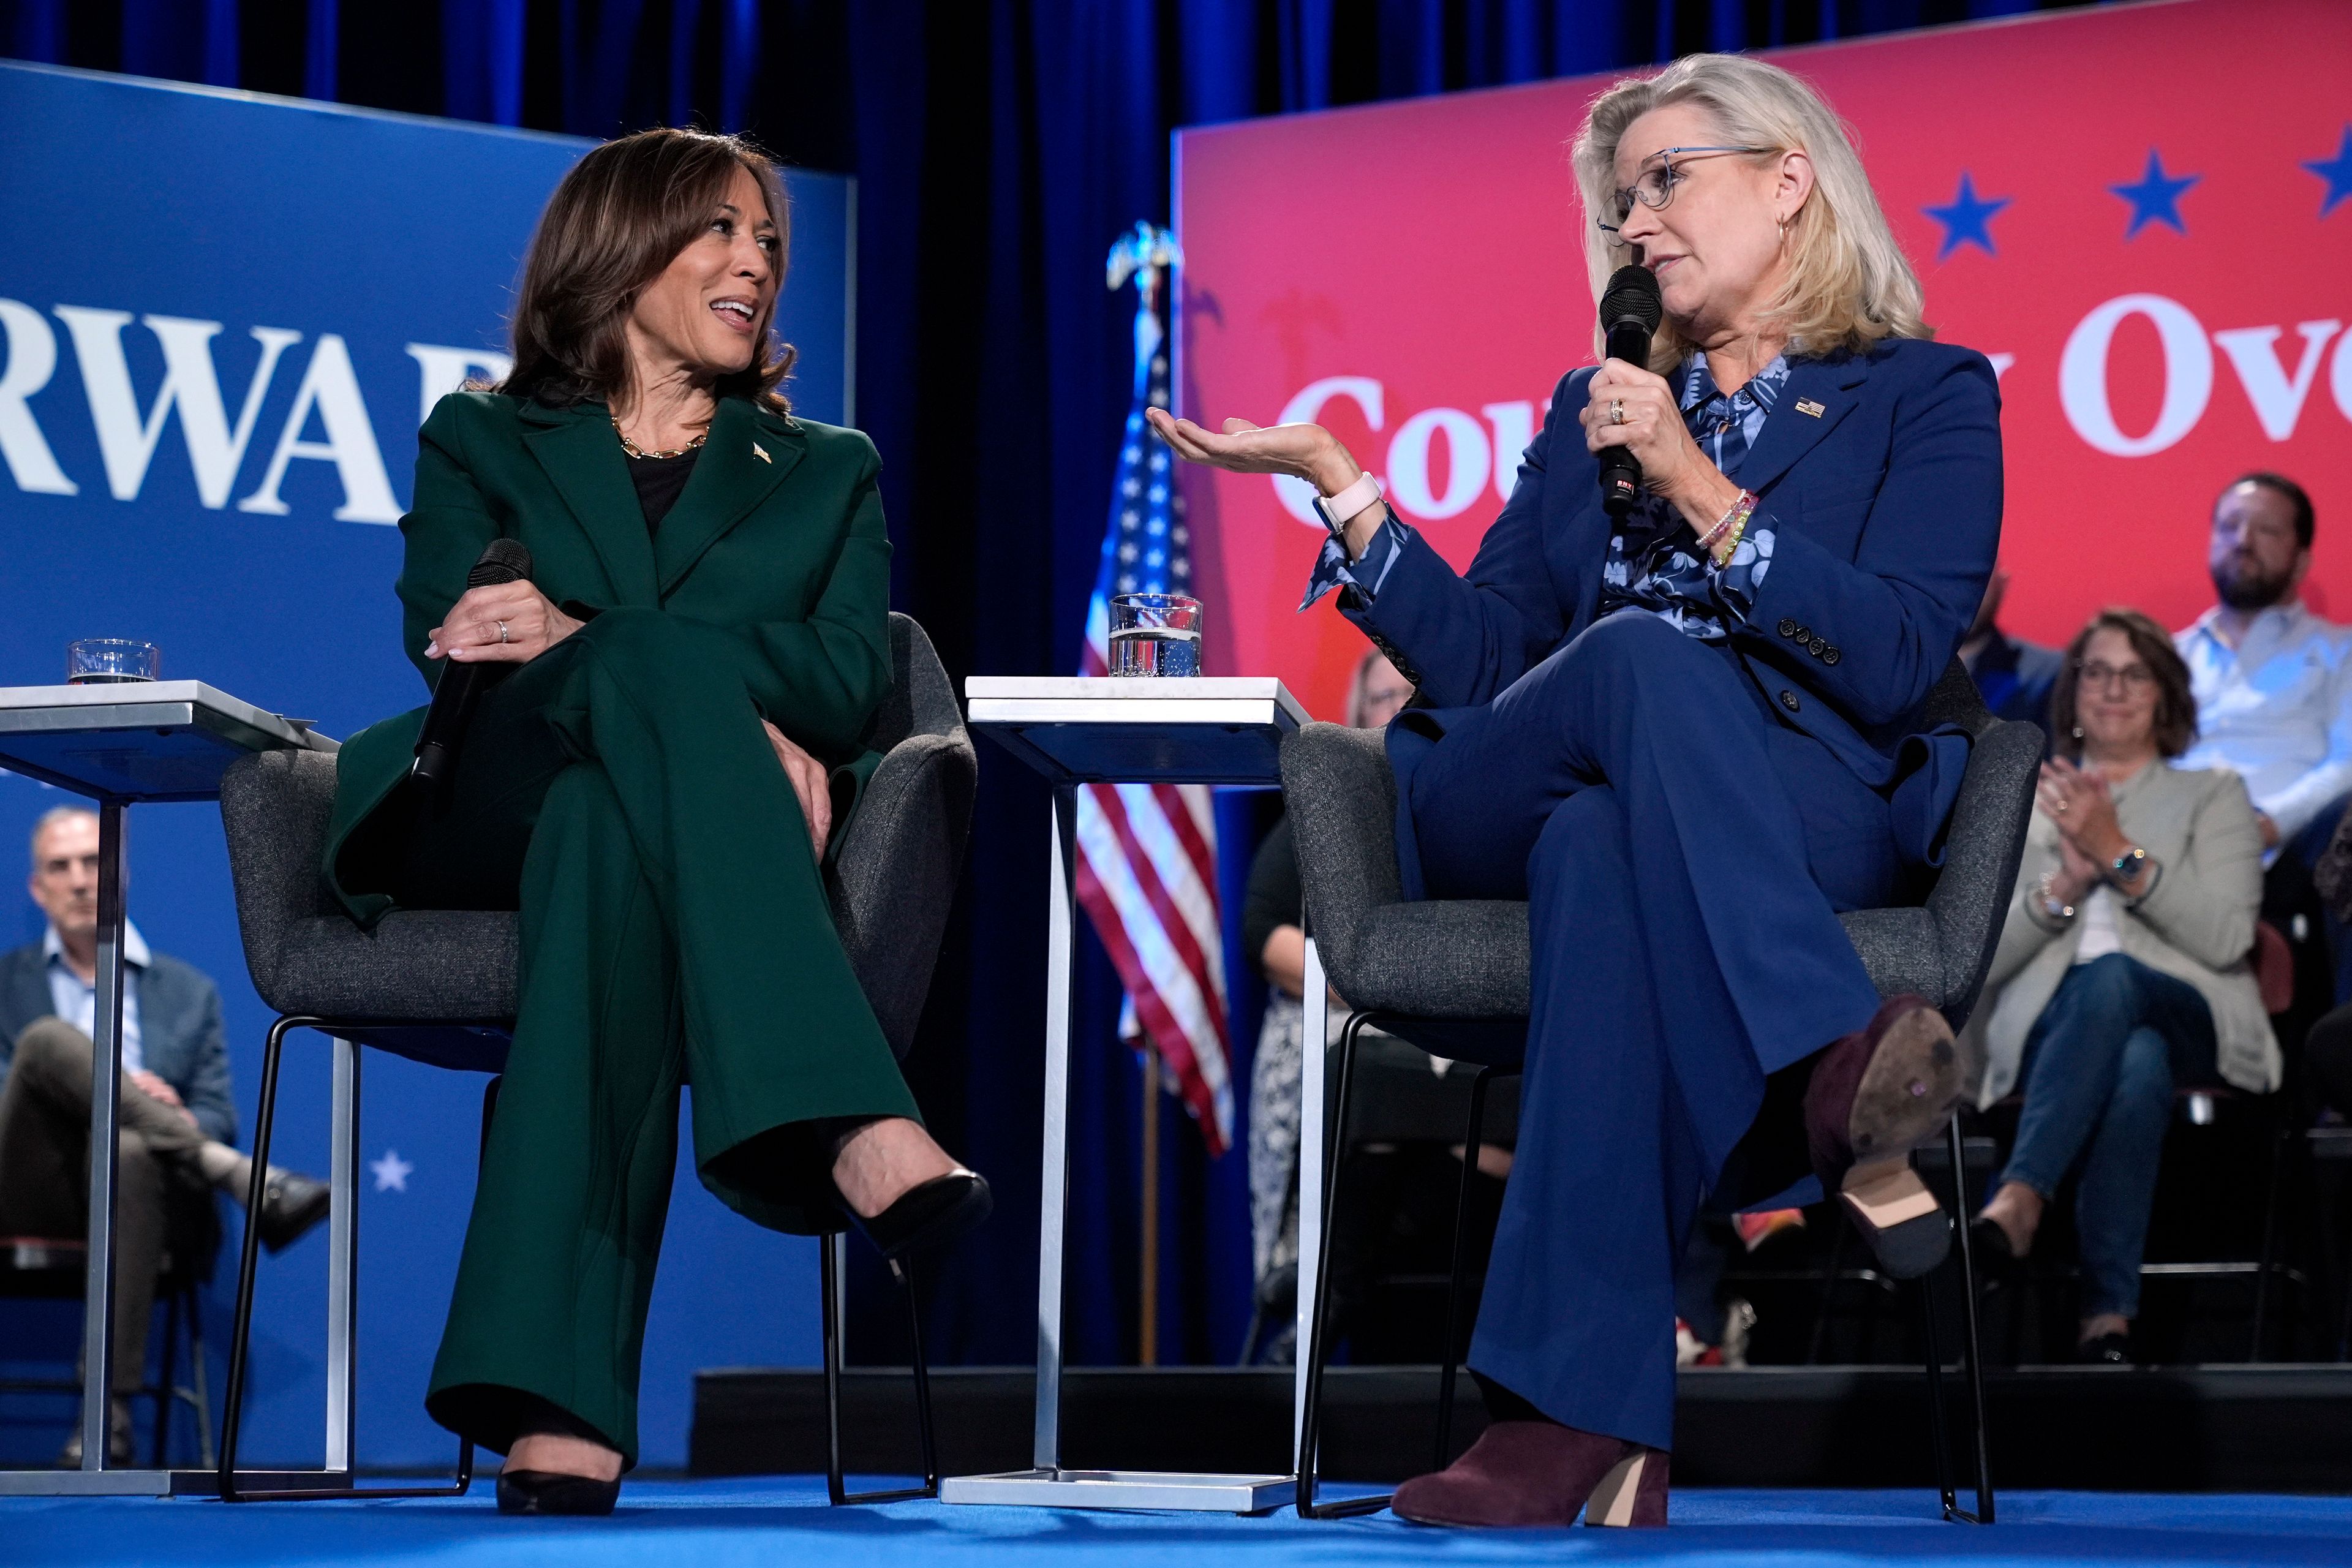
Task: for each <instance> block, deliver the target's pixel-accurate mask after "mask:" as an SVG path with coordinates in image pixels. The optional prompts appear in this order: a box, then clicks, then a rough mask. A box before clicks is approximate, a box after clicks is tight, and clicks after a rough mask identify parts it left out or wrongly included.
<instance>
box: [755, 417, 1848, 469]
mask: <svg viewBox="0 0 2352 1568" xmlns="http://www.w3.org/2000/svg"><path fill="white" fill-rule="evenodd" d="M1817 412H1818V411H1817ZM751 456H753V457H755V458H759V459H760V461H761V462H763V463H772V462H774V461H775V459H774V458H771V457H770V456H768V449H767V448H766V447H762V446H761V445H760V443H758V442H757V441H754V442H752V443H751Z"/></svg>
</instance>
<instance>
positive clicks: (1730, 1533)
mask: <svg viewBox="0 0 2352 1568" xmlns="http://www.w3.org/2000/svg"><path fill="white" fill-rule="evenodd" d="M2000 1516H2001V1522H2000V1524H1998V1525H1996V1526H1994V1527H1993V1528H1991V1529H1990V1530H1979V1529H1975V1528H1972V1527H1970V1526H1968V1525H1958V1524H1944V1523H1941V1522H1939V1521H1937V1520H1936V1519H1935V1518H1934V1510H1933V1500H1932V1499H1931V1498H1930V1497H1929V1496H1928V1494H1927V1493H1924V1492H1916V1491H1903V1492H1892V1491H1691V1492H1685V1493H1678V1494H1676V1496H1675V1500H1674V1523H1675V1528H1673V1529H1671V1530H1667V1531H1624V1532H1618V1531H1606V1532H1603V1531H1587V1530H1582V1529H1579V1530H1574V1531H1514V1532H1510V1533H1502V1532H1472V1531H1434V1530H1423V1529H1419V1528H1417V1527H1415V1526H1412V1525H1409V1524H1406V1523H1404V1522H1402V1521H1400V1520H1398V1519H1396V1518H1394V1517H1393V1516H1391V1515H1390V1514H1387V1513H1380V1514H1374V1515H1371V1516H1370V1517H1367V1518H1361V1519H1354V1520H1345V1521H1331V1522H1323V1523H1309V1522H1307V1521H1302V1520H1300V1519H1299V1518H1298V1517H1297V1515H1296V1514H1294V1513H1291V1512H1289V1511H1287V1510H1285V1511H1283V1512H1281V1513H1277V1514H1274V1515H1271V1516H1269V1517H1265V1518H1259V1519H1230V1518H1223V1517H1218V1516H1209V1515H1199V1514H1169V1513H1160V1514H1115V1513H1076V1512H1048V1511H1045V1510H1036V1509H1011V1508H1002V1509H1000V1508H952V1509H951V1508H943V1507H940V1505H938V1504H936V1503H928V1502H918V1503H899V1504H894V1505H891V1506H889V1507H885V1508H863V1509H829V1508H827V1507H826V1506H825V1502H824V1482H823V1481H822V1480H821V1479H813V1478H803V1477H775V1478H762V1479H746V1480H719V1481H649V1482H644V1483H640V1484H634V1485H631V1486H629V1487H628V1488H627V1489H625V1490H624V1492H623V1493H622V1503H621V1509H620V1511H619V1512H618V1513H617V1514H615V1515H614V1517H613V1518H612V1519H609V1520H522V1519H501V1518H499V1516H498V1515H497V1513H496V1511H495V1509H494V1505H493V1503H492V1500H491V1491H490V1489H489V1487H488V1486H487V1485H483V1486H478V1487H477V1488H476V1490H475V1495H474V1496H472V1497H470V1498H467V1499H465V1500H460V1501H403V1502H379V1503H298V1504H268V1503H257V1504H245V1505H240V1506H237V1507H234V1508H231V1507H225V1506H223V1505H222V1504H220V1503H218V1502H214V1501H209V1500H204V1501H198V1500H188V1499H182V1500H170V1501H156V1500H107V1501H83V1500H53V1499H31V1498H11V1499H0V1563H8V1564H12V1565H14V1564H19V1563H24V1564H33V1563H73V1564H79V1565H85V1568H89V1565H97V1564H108V1563H237V1564H248V1563H339V1564H350V1563H383V1564H386V1565H387V1568H389V1565H391V1564H394V1563H407V1562H411V1561H414V1562H417V1563H427V1562H429V1563H431V1564H432V1565H433V1568H457V1565H464V1568H473V1565H477V1564H478V1565H481V1568H494V1565H504V1564H509V1563H514V1564H520V1563H550V1562H558V1561H560V1562H561V1563H562V1564H563V1565H564V1568H602V1565H604V1564H613V1565H614V1568H619V1565H621V1564H628V1565H630V1568H647V1565H655V1568H659V1565H667V1564H676V1565H677V1568H732V1565H734V1564H738V1563H740V1564H746V1565H753V1564H756V1565H757V1568H821V1565H824V1564H831V1563H850V1564H855V1565H856V1568H895V1565H897V1564H909V1565H912V1564H923V1565H925V1568H935V1565H937V1564H940V1563H950V1562H954V1563H963V1564H969V1565H971V1568H997V1565H1001V1568H1015V1565H1016V1564H1021V1565H1025V1564H1051V1565H1052V1568H1155V1565H1158V1564H1163V1563H1171V1564H1172V1563H1183V1564H1186V1565H1188V1568H1190V1565H1192V1564H1195V1563H1198V1561H1199V1560H1200V1559H1201V1557H1202V1554H1203V1553H1204V1552H1215V1553H1216V1557H1217V1561H1218V1562H1219V1563H1220V1564H1224V1563H1244V1562H1246V1563H1264V1564H1267V1565H1274V1564H1298V1565H1301V1568H1306V1565H1314V1568H1325V1565H1329V1568H1338V1565H1339V1564H1343V1563H1345V1564H1353V1563H1431V1562H1438V1561H1443V1562H1445V1563H1538V1562H1542V1563H1555V1562H1559V1561H1561V1560H1563V1559H1568V1558H1592V1559H1601V1558H1622V1559H1633V1560H1638V1561H1641V1562H1643V1563H1692V1564H1698V1563H1706V1564H1710V1565H1714V1564H1723V1563H1734V1562H1737V1563H1759V1564H1760V1563H1770V1564H1775V1565H1777V1564H1780V1563H1819V1562H1837V1563H1865V1562H1870V1563H1884V1562H1927V1561H1935V1560H1948V1559H1965V1560H1967V1561H1969V1562H1970V1563H1984V1564H2001V1563H2021V1564H2022V1563H2032V1564H2054V1563H2070V1564H2071V1563H2096V1564H2113V1563H2183V1564H2192V1563H2193V1564H2223V1563H2230V1564H2238V1563H2335V1564H2342V1563H2347V1562H2352V1498H2308V1497H2245V1496H2239V1497H2151V1496H2131V1495H2121V1494H2116V1493H2092V1492H2016V1493H2012V1494H2010V1495H2008V1496H2005V1497H2003V1498H2002V1499H2001V1500H2000Z"/></svg>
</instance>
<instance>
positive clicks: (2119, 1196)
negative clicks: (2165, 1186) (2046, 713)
mask: <svg viewBox="0 0 2352 1568" xmlns="http://www.w3.org/2000/svg"><path fill="white" fill-rule="evenodd" d="M2050 714H2051V732H2052V733H2053V735H2055V736H2056V737H2057V742H2058V743H2057V755H2056V757H2055V758H2053V760H2052V761H2051V762H2048V763H2044V764H2042V784H2041V790H2040V797H2039V799H2038V801H2037V803H2036V804H2037V805H2038V807H2039V809H2038V810H2037V811H2036V812H2035V813H2034V816H2033V822H2032V827H2031V828H2030V829H2029V830H2028V832H2027V835H2026V844H2025V859H2024V863H2023V864H2022V866H2021V868H2019V872H2018V884H2017V894H2016V897H2015V898H2014V899H2013V900H2011V903H2010V910H2009V919H2008V921H2007V923H2006V925H2005V926H2004V927H2003V928H2002V931H2001V936H2000V950H1999V951H1998V952H1996V953H1995V955H1994V957H1993V965H1992V973H1991V974H1990V977H1989V978H1988V979H1987V981H1986V984H1985V998H1986V999H1985V1002H1984V1003H1983V1005H1981V1006H1979V1009H1978V1011H1977V1015H1976V1019H1975V1021H1974V1022H1972V1023H1971V1024H1970V1026H1969V1028H1970V1032H1971V1033H1977V1032H1979V1031H1981V1034H1982V1037H1983V1041H1984V1046H1985V1049H1986V1053H1987V1056H1986V1069H1985V1079H1984V1083H1983V1086H1982V1089H1981V1090H1980V1092H1979V1097H1978V1099H1979V1104H1981V1105H1986V1106H1990V1105H1991V1104H1992V1103H1993V1102H1994V1101H1996V1100H2000V1098H2001V1097H2002V1096H2004V1095H2006V1094H2008V1093H2010V1092H2011V1090H2012V1089H2022V1091H2023V1094H2024V1106H2023V1109H2022V1110H2021V1111H2020V1112H2019V1115H2018V1124H2017V1143H2016V1146H2015V1148H2013V1149H2012V1150H2011V1153H2010V1159H2009V1164H2008V1167H2007V1168H2006V1169H2005V1170H2003V1171H2002V1172H2001V1173H2000V1181H1999V1183H1998V1184H1996V1190H1995V1191H1994V1193H1993V1196H1992V1201H1991V1202H1990V1203H1989V1204H1987V1205H1985V1209H1984V1213H1983V1214H1981V1215H1979V1216H1978V1218H1977V1220H1976V1222H1975V1225H1974V1226H1973V1227H1972V1228H1971V1231H1970V1235H1971V1237H1972V1238H1973V1239H1974V1240H1975V1242H1976V1245H1977V1247H1979V1256H1989V1257H1990V1258H1993V1259H1994V1260H1995V1261H1996V1264H1997V1265H1999V1264H2001V1263H2014V1262H2015V1261H2016V1260H2018V1259H2021V1258H2024V1257H2025V1256H2026V1255H2027V1254H2028V1253H2030V1252H2031V1251H2032V1247H2033V1238H2034V1234H2035V1232H2036V1231H2037V1229H2038V1228H2039V1227H2040V1226H2041V1223H2042V1212H2043V1210H2044V1208H2045V1207H2046V1206H2047V1205H2048V1204H2049V1202H2050V1199H2051V1197H2052V1196H2053V1194H2055V1193H2056V1192H2057V1190H2058V1186H2059V1184H2060V1183H2062V1182H2063V1181H2064V1180H2065V1179H2066V1178H2067V1176H2068V1175H2069V1174H2074V1175H2075V1176H2076V1177H2077V1181H2076V1187H2075V1194H2074V1220H2075V1229H2076V1232H2077V1236H2078V1242H2077V1245H2078V1247H2080V1250H2081V1255H2082V1280H2083V1306H2082V1325H2081V1329H2082V1332H2081V1341H2080V1347H2079V1350H2078V1352H2077V1355H2078V1358H2079V1359H2081V1360H2083V1361H2086V1362H2101V1363H2127V1362H2129V1361H2131V1360H2132V1359H2133V1356H2132V1346H2131V1325H2132V1320H2133V1319H2134V1318H2135V1317H2136V1316H2137V1314H2138V1311H2139V1266H2140V1253H2141V1249H2142V1247H2143V1246H2144V1244H2145V1243H2146V1241H2147V1218H2148V1206H2149V1204H2150V1202H2151V1201H2152V1199H2153V1198H2154V1195H2155V1192H2156V1167H2157V1159H2158V1155H2159V1154H2160V1153H2161V1152H2163V1148H2164V1132H2165V1128H2166V1126H2167V1124H2168V1122H2169V1121H2170V1120H2171V1117H2172V1096H2173V1091H2174V1090H2175V1089H2185V1088H2191V1087H2197V1086H2211V1085H2215V1084H2221V1083H2226V1084H2229V1085H2231V1086H2233V1087H2235V1088H2238V1089H2245V1090H2248V1091H2249V1092H2252V1093H2257V1094H2260V1093H2266V1092H2268V1091H2270V1090H2272V1089H2276V1088H2277V1087H2278V1084H2279V1071H2280V1059H2279V1048H2278V1042H2277V1040H2276V1039H2275V1038H2274V1037H2273V1035H2272V1034H2271V1026H2270V1019H2269V1017H2268V1016H2267V1015H2265V1013H2264V1012H2263V1001H2262V994H2261V991H2260V989H2259V987H2258V986H2257V985H2256V984H2255V980H2254V974H2253V967H2252V963H2251V962H2250V958H2251V954H2252V950H2253V946H2254V921H2255V918H2256V914H2257V911H2258V910H2260V909H2261V907H2262V898H2263V840H2262V833H2261V830H2260V828H2259V827H2257V826H2256V825H2255V822H2254V809H2253V805H2252V803H2251V802H2250V801H2249V800H2248V799H2247V797H2246V786H2245V784H2244V783H2243V781H2242V780H2241V779H2240V778H2239V777H2238V775H2237V774H2235V773H2227V772H2222V771H2219V770H2205V769H2188V768H2176V767H2173V766H2172V765H2171V764H2170V762H2169V759H2171V758H2173V757H2177V756H2179V754H2180V753H2181V752H2184V751H2186V750H2188V748H2189V742H2191V741H2193V740H2194V739H2195V738H2196V734H2197V701H2196V699H2195V698H2194V697H2192V696H2191V695H2190V694H2189V670H2188V668H2187V666H2185V665H2184V664H2182V662H2181V660H2180V656H2179V654H2177V653H2176V652H2174V651H2173V647H2172V639H2171V638H2170V637H2168V636H2166V635H2165V632H2164V628H2163V627H2161V626H2158V625H2157V624H2156V622H2154V621H2153V620H2150V619H2149V618H2148V617H2147V616H2144V615H2142V614H2140V613H2139V612H2138V611H2137V610H2125V609H2108V610H2102V611H2100V612H2099V613H2098V614H2097V615H2096V616H2093V617H2092V618H2091V623H2090V625H2088V626H2084V628H2083V630H2082V632H2081V633H2080V634H2078V635H2077V636H2076V637H2075V638H2074V646H2073V647H2070V648H2069V649H2067V656H2066V662H2065V666H2064V668H2063V669H2062V670H2061V672H2060V674H2059V677H2058V684H2057V686H2056V688H2055V689H2053V692H2052V693H2051V701H2050Z"/></svg>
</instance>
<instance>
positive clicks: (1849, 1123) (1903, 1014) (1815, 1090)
mask: <svg viewBox="0 0 2352 1568" xmlns="http://www.w3.org/2000/svg"><path fill="white" fill-rule="evenodd" d="M1963 1077H1964V1075H1963V1073H1962V1071H1961V1068H1960V1058H1959V1052H1958V1048H1957V1047H1955V1045H1954V1042H1953V1039H1952V1026H1951V1025H1950V1024H1948V1023H1947V1022H1946V1021H1945V1019H1944V1016H1943V1015H1942V1014H1941V1013H1939V1012H1937V1010H1936V1009H1935V1008H1933V1007H1930V1006H1929V1005H1927V1001H1926V999H1925V998H1923V997H1919V996H1916V995H1909V994H1905V995H1901V996H1894V997H1889V998H1888V999H1887V1000H1886V1001H1885V1003H1884V1004H1883V1005H1880V1007H1879V1009H1878V1013H1877V1016H1874V1017H1873V1018H1872V1019H1871V1021H1870V1026H1869V1027H1868V1028H1865V1029H1862V1030H1859V1031H1857V1032H1856V1033H1854V1034H1851V1035H1846V1036H1843V1037H1841V1038H1839V1039H1837V1040H1835V1041H1832V1043H1831V1045H1830V1047H1829V1048H1828V1049H1826V1050H1824V1051H1823V1052H1822V1058H1821V1060H1820V1062H1819V1063H1818V1064H1816V1065H1815V1067H1814V1068H1813V1076H1812V1080H1811V1083H1809V1084H1808V1085H1807V1086H1806V1089H1805V1142H1806V1144H1807V1147H1808V1149H1809V1151H1810V1152H1811V1155H1812V1163H1813V1173H1814V1174H1815V1175H1817V1176H1819V1177H1820V1178H1821V1183H1822V1193H1823V1194H1835V1195H1836V1196H1837V1198H1838V1199H1839V1201H1840V1202H1842V1203H1843V1205H1845V1211H1846V1215H1847V1217H1848V1218H1850V1219H1851V1220H1853V1223H1854V1226H1855V1228H1856V1229H1858V1230H1860V1231H1861V1232H1862V1234H1863V1237H1864V1239H1865V1240H1867V1241H1868V1242H1869V1243H1870V1246H1871V1249H1872V1250H1873V1251H1874V1252H1875V1253H1876V1254H1877V1255H1878V1260H1879V1263H1880V1264H1881V1265H1882V1266H1883V1267H1884V1268H1885V1269H1886V1271H1887V1272H1888V1273H1889V1274H1891V1275H1893V1276H1894V1277H1895V1278H1896V1279H1916V1278H1918V1277H1919V1276H1920V1275H1922V1274H1925V1273H1927V1271H1928V1270H1929V1269H1931V1268H1935V1267H1936V1265H1937V1264H1938V1263H1941V1262H1942V1261H1943V1260H1944V1255H1945V1253H1946V1252H1948V1251H1949V1250H1950V1248H1951V1245H1952V1226H1951V1221H1950V1220H1949V1219H1948V1217H1947V1216H1946V1215H1945V1214H1944V1210H1943V1206H1942V1205H1940V1204H1938V1203H1937V1201H1936V1195H1935V1194H1933V1193H1931V1192H1929V1191H1928V1190H1927V1184H1926V1183H1925V1182H1923V1181H1921V1180H1920V1179H1919V1173H1917V1172H1916V1171H1914V1170H1913V1169H1912V1168H1911V1151H1912V1150H1914V1149H1916V1148H1917V1147H1918V1146H1919V1145H1920V1144H1922V1143H1925V1142H1927V1141H1928V1140H1929V1139H1931V1138H1933V1137H1934V1136H1935V1135H1936V1131H1937V1129H1938V1128H1940V1127H1942V1126H1943V1125H1944V1121H1945V1119H1946V1118H1947V1117H1948V1116H1950V1115H1951V1113H1952V1107H1953V1106H1955V1105H1957V1104H1958V1103H1959V1099H1960V1094H1961V1090H1962V1079H1963Z"/></svg>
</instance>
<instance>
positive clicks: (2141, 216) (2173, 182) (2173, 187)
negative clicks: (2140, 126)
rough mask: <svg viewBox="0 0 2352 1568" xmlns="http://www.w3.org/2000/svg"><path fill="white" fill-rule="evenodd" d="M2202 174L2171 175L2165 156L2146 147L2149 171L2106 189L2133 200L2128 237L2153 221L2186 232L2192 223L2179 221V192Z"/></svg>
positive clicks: (2126, 236) (2176, 230) (2127, 199)
mask: <svg viewBox="0 0 2352 1568" xmlns="http://www.w3.org/2000/svg"><path fill="white" fill-rule="evenodd" d="M2204 177H2205V176H2204V175H2202V174H2179V175H2174V176H2170V177H2168V176H2167V175H2166V174H2165V172H2164V160H2162V159H2161V158H2159V157H2158V156H2157V155H2156V149H2155V148H2153V147H2151V148H2149V149H2148V150H2147V173H2145V174H2142V175H2140V177H2139V183H2138V184H2136V185H2109V186H2108V187H2107V189H2109V190H2111V191H2113V192H2115V194H2116V195H2119V196H2121V197H2123V199H2124V200H2126V201H2127V202H2129V203H2131V205H2132V216H2131V226H2130V227H2129V228H2127V229H2126V230H2124V237H2125V238H2126V239H2136V238H2137V237H2138V236H2139V231H2140V230H2141V229H2142V228H2144V227H2146V226H2147V225H2149V224H2152V223H2168V224H2170V225H2171V226H2172V227H2173V230H2174V232H2175V233H2179V234H2187V233H2188V232H2189V226H2188V225H2186V224H2184V223H2182V222H2181V221H2180V193H2181V192H2183V191H2185V190H2187V189H2188V188H2189V186H2191V185H2193V184H2196V183H2197V182H2198V181H2200V180H2201V179H2203V178H2204Z"/></svg>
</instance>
